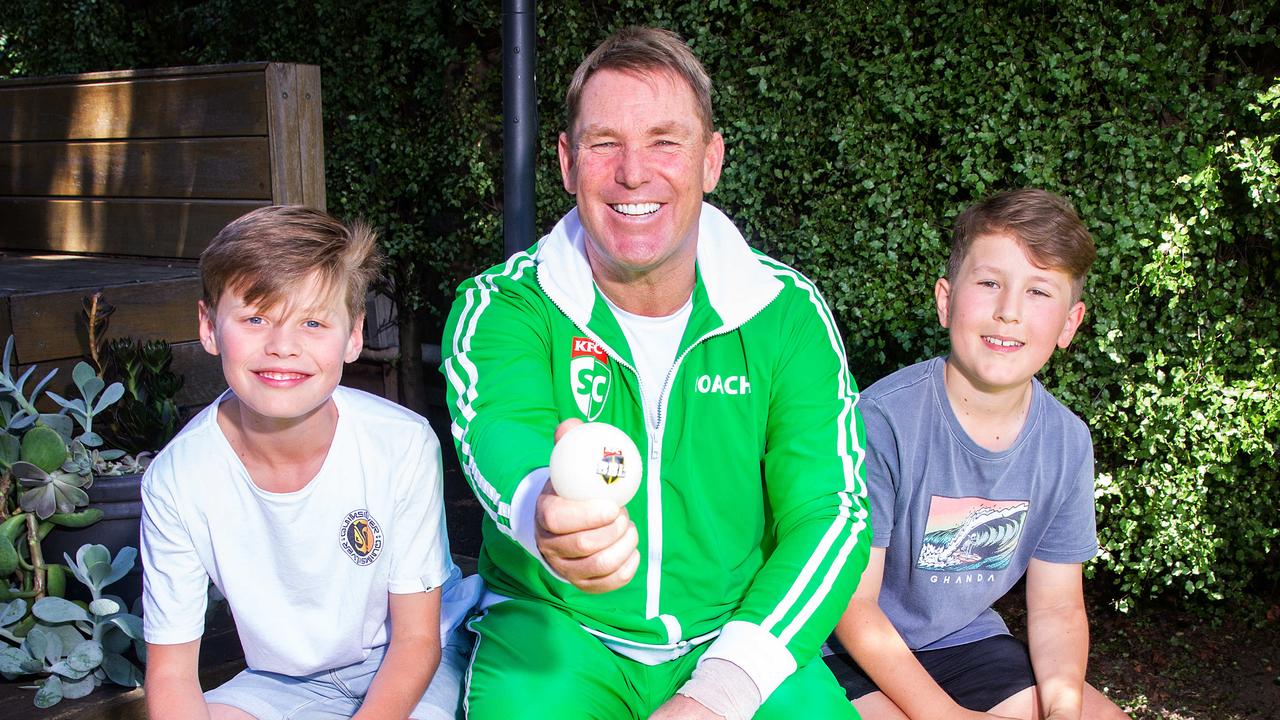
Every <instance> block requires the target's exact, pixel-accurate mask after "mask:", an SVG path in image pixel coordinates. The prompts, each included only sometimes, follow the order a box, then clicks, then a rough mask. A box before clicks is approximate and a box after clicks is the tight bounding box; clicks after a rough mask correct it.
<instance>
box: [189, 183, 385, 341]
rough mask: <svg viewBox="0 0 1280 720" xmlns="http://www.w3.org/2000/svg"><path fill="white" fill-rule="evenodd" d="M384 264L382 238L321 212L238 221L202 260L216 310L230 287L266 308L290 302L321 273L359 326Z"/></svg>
mask: <svg viewBox="0 0 1280 720" xmlns="http://www.w3.org/2000/svg"><path fill="white" fill-rule="evenodd" d="M382 264H383V256H382V252H381V250H379V248H378V236H377V234H375V233H374V232H373V230H372V229H371V228H370V227H369V226H368V225H367V224H365V223H364V222H361V221H356V222H353V223H350V224H344V223H342V222H339V221H338V220H337V219H335V218H334V217H333V216H331V215H329V214H328V213H325V212H322V211H320V210H316V209H314V208H308V207H303V206H301V205H271V206H268V207H263V208H258V209H257V210H254V211H252V212H249V213H247V214H245V215H243V216H241V217H240V218H238V219H236V220H233V221H231V223H230V224H228V225H227V226H226V227H224V228H223V229H222V231H221V232H219V233H218V234H217V236H216V237H214V239H213V242H211V243H209V247H207V248H205V250H204V252H203V253H201V254H200V280H201V283H202V284H203V286H204V291H203V294H204V303H205V306H206V307H207V308H209V311H210V312H213V310H214V309H215V308H217V306H218V300H219V298H221V297H222V294H223V293H224V292H226V291H227V290H228V289H234V290H236V291H239V292H240V293H241V294H242V295H243V297H244V300H245V302H246V303H249V304H253V305H257V306H259V307H261V308H263V309H270V308H272V307H274V306H276V305H279V304H281V303H288V301H289V296H290V294H291V293H292V292H294V291H296V288H297V287H298V285H299V284H300V283H302V282H303V281H305V280H306V279H307V278H309V277H311V276H312V275H313V274H314V275H316V277H317V279H318V280H319V283H320V287H321V288H322V290H323V291H324V292H328V293H334V294H340V296H341V299H342V302H343V306H344V307H345V308H346V309H347V314H348V317H349V319H350V320H352V322H354V321H355V320H356V318H358V317H360V316H361V315H362V314H363V312H364V300H365V294H366V293H367V292H368V290H369V284H370V283H372V282H373V281H374V279H376V278H377V277H378V275H379V273H380V272H381V270H382Z"/></svg>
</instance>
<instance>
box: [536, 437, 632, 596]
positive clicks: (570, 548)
mask: <svg viewBox="0 0 1280 720" xmlns="http://www.w3.org/2000/svg"><path fill="white" fill-rule="evenodd" d="M580 424H582V421H581V420H565V421H564V422H562V423H560V425H559V427H557V428H556V442H559V441H560V438H561V437H563V436H564V434H565V433H566V432H568V431H569V430H570V429H571V428H573V427H574V426H576V425H580ZM535 519H536V521H537V529H536V531H535V538H536V541H537V543H538V550H539V551H540V552H541V553H542V557H543V558H545V559H546V561H547V564H549V565H550V566H551V567H552V569H554V570H555V571H556V572H557V573H560V576H561V577H563V578H564V579H565V580H568V581H569V582H571V583H573V585H574V586H575V587H577V588H578V589H579V590H582V591H583V592H589V593H602V592H608V591H610V590H616V589H617V588H620V587H622V586H623V585H626V584H627V583H628V582H630V581H631V578H632V577H634V576H635V574H636V568H638V567H639V566H640V551H639V549H638V547H637V546H638V543H639V540H640V536H639V534H638V533H637V532H636V525H635V523H633V522H631V516H629V515H628V514H627V511H626V509H625V508H620V507H618V506H617V505H615V504H614V503H613V502H611V501H609V500H569V499H567V498H562V497H560V496H559V495H557V494H556V492H555V490H553V489H552V488H551V483H547V484H546V486H545V487H544V488H543V490H542V494H541V495H539V496H538V504H537V510H536V513H535Z"/></svg>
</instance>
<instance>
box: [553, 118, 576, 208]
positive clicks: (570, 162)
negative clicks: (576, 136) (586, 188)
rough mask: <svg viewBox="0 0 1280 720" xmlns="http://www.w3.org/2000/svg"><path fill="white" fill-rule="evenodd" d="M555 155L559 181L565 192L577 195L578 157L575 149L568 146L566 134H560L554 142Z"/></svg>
mask: <svg viewBox="0 0 1280 720" xmlns="http://www.w3.org/2000/svg"><path fill="white" fill-rule="evenodd" d="M556 154H557V155H559V156H560V180H561V182H563V183H564V190H565V192H567V193H569V194H570V195H577V194H578V175H577V170H578V165H577V161H578V156H577V154H576V149H575V148H574V147H573V145H571V144H570V141H569V135H568V133H560V139H559V140H558V141H557V142H556Z"/></svg>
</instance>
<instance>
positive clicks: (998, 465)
mask: <svg viewBox="0 0 1280 720" xmlns="http://www.w3.org/2000/svg"><path fill="white" fill-rule="evenodd" d="M1094 257H1095V251H1094V246H1093V240H1092V239H1091V238H1090V237H1089V233H1088V231H1087V230H1086V229H1085V227H1084V225H1083V223H1081V222H1080V218H1079V217H1078V216H1077V215H1076V213H1075V210H1074V209H1072V207H1071V206H1070V204H1068V203H1067V202H1066V201H1065V200H1063V199H1062V198H1060V197H1058V196H1056V195H1053V194H1051V193H1047V192H1044V191H1042V190H1019V191H1014V192H1008V193H1002V194H999V195H996V196H994V197H991V198H989V199H987V200H985V201H983V202H981V203H978V204H977V205H974V206H972V207H970V208H969V209H967V210H966V211H965V212H964V213H962V214H961V215H960V217H959V218H957V220H956V227H955V232H954V238H953V244H952V249H951V258H950V260H949V261H948V263H947V276H946V277H945V278H941V279H939V280H938V282H937V284H936V286H935V288H934V295H935V300H936V302H937V309H938V320H939V322H941V324H942V326H943V327H945V328H947V329H948V331H949V336H950V340H951V352H950V354H949V355H947V356H946V357H945V358H935V359H933V360H929V361H926V362H923V363H919V364H917V365H913V366H910V367H907V368H904V369H902V370H899V371H898V372H896V373H893V374H892V375H890V376H888V377H886V378H884V379H883V380H880V381H879V382H877V383H875V384H874V385H872V386H871V387H870V388H868V389H867V390H866V392H864V393H863V395H862V410H863V419H864V423H865V425H866V432H867V446H868V460H867V462H868V468H867V478H868V486H869V492H870V495H871V504H872V526H873V528H874V533H875V534H874V537H873V539H872V550H871V557H870V561H869V562H868V565H867V569H866V571H865V572H864V573H863V576H862V581H861V583H860V584H859V585H858V589H857V591H856V592H855V593H854V596H853V599H852V600H851V601H850V603H849V608H848V610H847V611H846V612H845V615H844V617H843V619H842V620H841V621H840V624H839V626H838V627H837V628H836V636H837V638H838V639H839V640H840V643H841V644H842V645H843V646H844V647H845V648H847V649H848V653H847V654H846V653H844V652H837V653H836V654H835V655H833V656H831V657H828V658H827V662H828V665H829V666H830V667H831V669H832V671H833V672H834V673H835V674H836V676H837V677H838V678H839V679H840V680H841V683H842V684H843V685H844V687H845V689H846V693H847V694H848V697H849V699H850V700H852V701H853V704H854V706H855V707H856V708H857V709H858V711H859V712H860V713H861V715H862V716H863V718H867V719H868V720H874V719H875V718H903V717H906V718H911V719H912V720H918V719H920V718H935V717H936V718H964V717H975V718H984V717H985V718H992V717H1003V718H1028V719H1030V718H1080V717H1086V718H1122V717H1125V716H1124V714H1123V713H1122V712H1121V711H1120V709H1119V708H1117V707H1116V706H1115V705H1114V704H1113V703H1111V701H1109V700H1108V699H1107V698H1106V697H1104V696H1103V695H1102V694H1101V693H1099V692H1098V691H1097V690H1095V689H1093V688H1092V687H1089V686H1088V685H1086V684H1085V682H1084V674H1085V665H1086V661H1087V658H1088V650H1089V628H1088V622H1087V619H1086V617H1085V610H1084V595H1083V589H1082V583H1081V569H1080V564H1081V563H1082V562H1084V561H1085V560H1088V559H1089V558H1091V557H1093V556H1094V554H1095V553H1096V552H1097V547H1098V546H1097V537H1096V534H1095V529H1094V519H1093V513H1094V508H1093V448H1092V445H1091V443H1090V440H1089V431H1088V428H1087V427H1085V425H1084V423H1083V422H1081V421H1080V419H1079V418H1077V417H1075V416H1074V415H1072V414H1071V412H1070V411H1069V410H1067V409H1066V408H1065V407H1063V406H1062V405H1061V404H1060V403H1059V402H1058V401H1057V400H1055V399H1054V398H1053V397H1052V396H1051V395H1050V394H1049V393H1048V392H1046V391H1045V389H1044V388H1043V387H1042V386H1041V385H1040V383H1039V382H1038V381H1037V380H1036V379H1035V374H1036V373H1037V372H1038V371H1039V370H1040V368H1042V367H1043V366H1044V364H1045V363H1046V362H1047V361H1048V359H1049V357H1050V355H1052V354H1053V350H1054V348H1055V347H1061V348H1065V347H1067V345H1068V344H1069V343H1070V342H1071V339H1072V337H1073V336H1074V335H1075V332H1076V329H1077V328H1078V327H1079V326H1080V322H1081V320H1082V319H1083V317H1084V312H1085V306H1084V303H1082V302H1081V301H1080V296H1081V292H1082V289H1083V285H1084V276H1085V273H1086V272H1087V271H1088V269H1089V266H1090V265H1092V263H1093V260H1094ZM1024 572H1025V573H1026V577H1027V586H1026V588H1027V589H1026V592H1027V631H1028V638H1029V641H1030V642H1029V647H1028V646H1026V645H1023V644H1022V643H1020V642H1018V641H1016V640H1014V639H1013V638H1012V637H1010V636H1009V633H1008V629H1007V628H1006V627H1005V624H1004V622H1003V621H1002V620H1001V619H1000V616H999V615H998V614H996V612H995V611H994V610H992V609H991V605H992V603H994V602H995V601H996V600H998V599H999V598H1000V597H1001V596H1002V595H1004V593H1005V592H1007V591H1008V590H1009V588H1010V587H1012V586H1013V585H1014V583H1016V582H1017V581H1018V579H1019V578H1021V577H1022V575H1023V573H1024Z"/></svg>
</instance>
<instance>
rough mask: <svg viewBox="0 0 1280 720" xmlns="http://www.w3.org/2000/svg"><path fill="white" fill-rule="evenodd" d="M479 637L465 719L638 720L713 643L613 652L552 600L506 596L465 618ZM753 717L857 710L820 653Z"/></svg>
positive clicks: (778, 719)
mask: <svg viewBox="0 0 1280 720" xmlns="http://www.w3.org/2000/svg"><path fill="white" fill-rule="evenodd" d="M468 627H470V628H471V630H472V631H474V632H475V633H476V634H477V635H478V640H477V641H476V648H475V654H474V655H473V657H472V663H471V669H470V671H469V673H468V676H467V688H466V691H467V696H466V708H467V717H468V718H469V719H470V720H542V719H544V718H548V719H549V718H554V719H555V720H624V719H625V718H637V719H639V720H643V718H647V717H648V716H649V715H650V713H652V712H653V711H654V710H656V709H657V708H658V706H660V705H661V704H662V703H664V702H666V701H667V699H668V698H670V697H671V696H672V695H674V694H675V692H676V690H678V689H679V688H680V686H681V685H683V684H684V682H685V681H686V680H688V679H689V675H690V674H691V673H692V672H693V668H694V666H695V665H697V663H698V658H699V657H701V656H702V653H703V652H705V651H706V649H707V647H708V646H709V645H710V643H704V644H703V645H701V646H699V647H698V648H697V649H695V650H694V651H692V652H690V653H687V654H685V655H683V656H681V657H679V658H677V659H675V660H671V661H669V662H665V663H662V664H660V665H645V664H643V663H639V662H635V661H633V660H631V659H629V658H625V657H623V656H621V655H618V654H617V653H615V652H613V651H612V650H610V649H609V648H608V647H606V646H605V645H604V644H602V643H601V642H600V641H599V640H598V639H597V638H595V637H594V636H593V635H591V634H589V633H587V632H586V631H584V630H583V629H582V628H581V627H579V625H578V624H577V623H576V622H574V621H573V620H571V619H570V618H569V617H568V616H566V615H565V614H563V613H561V612H560V611H558V610H556V609H555V608H553V607H550V606H548V605H545V604H543V603H539V602H532V601H527V600H507V601H504V602H501V603H499V604H497V605H494V606H492V607H490V608H489V609H488V610H487V611H486V612H485V614H484V615H482V616H480V617H479V618H477V619H475V620H473V621H471V623H470V624H469V625H468ZM755 717H756V718H757V720H799V719H801V718H803V719H804V720H825V719H826V718H849V719H850V720H857V718H858V713H857V711H855V710H854V709H853V706H852V705H850V704H849V701H848V700H846V699H845V696H844V691H843V690H842V689H841V688H840V685H839V684H838V683H837V682H836V679H835V678H834V677H833V676H832V675H831V671H830V670H828V669H827V666H826V664H825V663H823V662H822V659H821V658H818V657H815V658H813V660H812V661H811V662H809V663H808V664H806V665H803V666H801V667H800V668H799V669H797V670H796V672H794V673H793V674H792V675H791V676H790V677H788V678H787V679H786V680H785V681H783V683H782V685H781V686H779V687H778V689H777V690H775V691H774V692H773V694H772V695H770V696H769V699H768V701H767V702H765V704H764V705H763V706H761V708H760V710H759V711H758V712H757V713H756V715H755Z"/></svg>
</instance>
